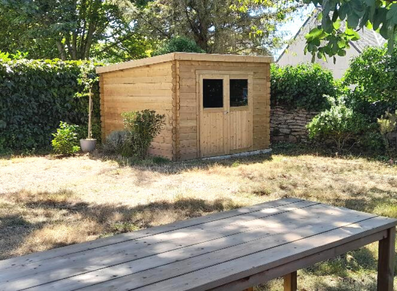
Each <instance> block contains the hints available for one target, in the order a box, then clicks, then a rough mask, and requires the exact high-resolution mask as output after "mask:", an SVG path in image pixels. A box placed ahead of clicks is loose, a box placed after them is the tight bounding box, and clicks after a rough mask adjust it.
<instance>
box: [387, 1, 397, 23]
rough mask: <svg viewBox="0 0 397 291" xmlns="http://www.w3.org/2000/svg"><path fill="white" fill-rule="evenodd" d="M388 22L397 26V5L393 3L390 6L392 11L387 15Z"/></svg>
mask: <svg viewBox="0 0 397 291" xmlns="http://www.w3.org/2000/svg"><path fill="white" fill-rule="evenodd" d="M386 20H388V21H389V22H390V24H395V25H397V3H393V4H392V5H391V6H390V9H389V11H388V12H387V14H386Z"/></svg>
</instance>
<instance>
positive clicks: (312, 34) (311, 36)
mask: <svg viewBox="0 0 397 291" xmlns="http://www.w3.org/2000/svg"><path fill="white" fill-rule="evenodd" d="M323 32H324V31H323V30H322V29H321V28H317V27H316V28H313V29H312V30H311V31H310V32H309V33H308V34H306V35H305V38H306V39H307V40H308V41H312V40H313V39H315V38H318V37H320V36H321V35H322V34H323Z"/></svg>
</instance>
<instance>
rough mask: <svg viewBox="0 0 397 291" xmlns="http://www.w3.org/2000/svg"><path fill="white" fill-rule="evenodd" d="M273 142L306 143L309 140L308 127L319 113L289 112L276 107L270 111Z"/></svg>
mask: <svg viewBox="0 0 397 291" xmlns="http://www.w3.org/2000/svg"><path fill="white" fill-rule="evenodd" d="M270 112H271V116H270V135H271V142H272V143H276V142H280V141H283V142H292V143H296V142H305V141H307V139H308V135H307V129H306V125H307V124H308V123H309V122H310V121H311V120H312V119H313V117H314V116H316V115H317V114H318V112H308V111H306V110H304V109H292V110H288V109H286V108H284V107H281V106H274V107H272V108H271V110H270Z"/></svg>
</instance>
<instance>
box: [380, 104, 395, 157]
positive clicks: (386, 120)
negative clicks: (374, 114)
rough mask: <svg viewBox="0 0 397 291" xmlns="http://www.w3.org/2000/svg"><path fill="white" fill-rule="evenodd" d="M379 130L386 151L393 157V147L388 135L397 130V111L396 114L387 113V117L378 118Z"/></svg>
mask: <svg viewBox="0 0 397 291" xmlns="http://www.w3.org/2000/svg"><path fill="white" fill-rule="evenodd" d="M378 124H379V130H380V133H381V135H382V137H383V140H384V143H385V146H386V151H387V154H388V155H389V156H392V152H393V150H394V149H393V147H391V145H390V142H389V139H388V135H389V134H390V133H392V132H393V131H395V130H396V128H397V110H396V112H395V113H390V112H388V111H387V112H386V113H385V116H382V117H381V118H378Z"/></svg>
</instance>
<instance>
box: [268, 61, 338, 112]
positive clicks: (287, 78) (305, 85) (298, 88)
mask: <svg viewBox="0 0 397 291" xmlns="http://www.w3.org/2000/svg"><path fill="white" fill-rule="evenodd" d="M336 94H337V88H336V85H335V82H334V78H333V76H332V73H331V71H329V70H325V69H323V68H321V66H320V65H318V64H313V65H311V64H300V65H297V66H285V67H279V66H277V65H272V66H271V104H272V105H273V106H275V105H280V106H284V107H287V108H290V109H296V108H302V109H306V110H309V111H321V110H324V109H327V108H329V106H330V105H329V103H328V99H327V98H326V95H328V96H331V97H335V96H336Z"/></svg>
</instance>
